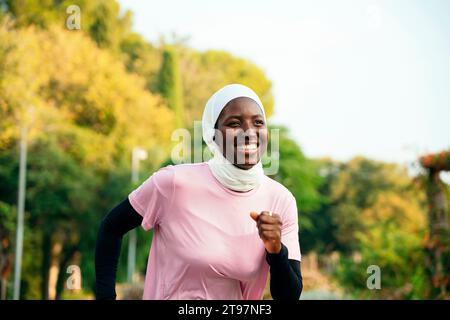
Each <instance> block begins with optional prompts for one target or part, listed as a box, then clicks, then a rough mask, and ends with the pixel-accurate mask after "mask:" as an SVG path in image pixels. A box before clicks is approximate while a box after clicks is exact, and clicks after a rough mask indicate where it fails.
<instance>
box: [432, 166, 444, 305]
mask: <svg viewBox="0 0 450 320" xmlns="http://www.w3.org/2000/svg"><path fill="white" fill-rule="evenodd" d="M427 197H428V206H429V220H428V223H429V225H428V228H429V239H428V244H427V246H426V249H427V268H428V275H429V278H430V282H431V287H432V288H431V298H440V299H445V298H446V297H447V293H448V286H449V276H448V275H447V274H446V269H447V267H448V266H446V264H447V263H448V261H445V259H446V256H448V250H449V249H448V206H447V203H446V197H445V190H444V186H443V184H442V181H441V180H440V178H439V171H438V170H435V169H433V168H430V169H429V175H428V182H427Z"/></svg>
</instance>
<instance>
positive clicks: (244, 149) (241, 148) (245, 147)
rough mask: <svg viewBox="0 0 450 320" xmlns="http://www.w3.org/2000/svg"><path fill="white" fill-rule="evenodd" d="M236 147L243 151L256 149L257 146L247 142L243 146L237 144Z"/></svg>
mask: <svg viewBox="0 0 450 320" xmlns="http://www.w3.org/2000/svg"><path fill="white" fill-rule="evenodd" d="M238 149H239V150H243V151H255V150H256V149H258V146H257V145H256V144H248V145H244V146H239V147H238Z"/></svg>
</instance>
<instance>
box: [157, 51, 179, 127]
mask: <svg viewBox="0 0 450 320" xmlns="http://www.w3.org/2000/svg"><path fill="white" fill-rule="evenodd" d="M182 90H183V88H182V82H181V75H180V68H179V63H178V56H177V52H176V51H175V50H174V49H173V48H169V47H168V48H166V49H164V51H163V62H162V66H161V71H160V75H159V92H160V93H161V95H162V96H163V97H164V98H165V99H166V101H167V104H168V106H169V108H170V109H172V110H173V112H174V113H175V121H176V126H177V127H178V128H179V127H182V126H183V123H184V106H183V91H182Z"/></svg>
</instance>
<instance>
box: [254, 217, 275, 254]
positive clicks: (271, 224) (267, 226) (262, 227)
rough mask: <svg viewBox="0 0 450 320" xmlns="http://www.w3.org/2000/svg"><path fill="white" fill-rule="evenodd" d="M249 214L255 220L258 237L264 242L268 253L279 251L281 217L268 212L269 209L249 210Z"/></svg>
mask: <svg viewBox="0 0 450 320" xmlns="http://www.w3.org/2000/svg"><path fill="white" fill-rule="evenodd" d="M250 216H251V217H252V219H253V220H255V221H256V226H257V227H258V232H259V237H260V238H261V240H262V241H263V242H264V247H266V250H267V252H269V253H279V252H280V251H281V225H282V222H281V217H280V216H279V215H278V214H276V213H273V214H270V213H269V211H262V212H261V214H259V213H257V212H254V211H253V212H250Z"/></svg>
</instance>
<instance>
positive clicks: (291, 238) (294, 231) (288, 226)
mask: <svg viewBox="0 0 450 320" xmlns="http://www.w3.org/2000/svg"><path fill="white" fill-rule="evenodd" d="M281 218H282V222H283V225H282V227H281V242H282V243H283V244H284V245H285V246H286V247H287V249H288V252H289V255H288V258H289V259H293V260H298V261H301V258H302V256H301V252H300V243H299V238H298V210H297V203H296V201H295V198H294V196H292V195H291V196H290V197H289V198H288V205H287V207H286V210H285V212H283V214H282V215H281Z"/></svg>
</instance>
